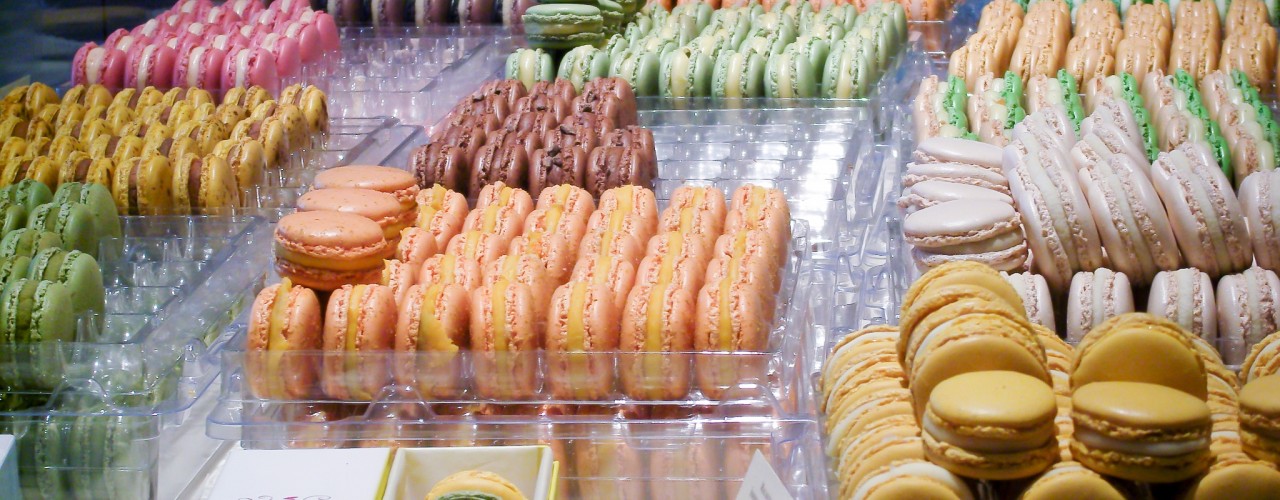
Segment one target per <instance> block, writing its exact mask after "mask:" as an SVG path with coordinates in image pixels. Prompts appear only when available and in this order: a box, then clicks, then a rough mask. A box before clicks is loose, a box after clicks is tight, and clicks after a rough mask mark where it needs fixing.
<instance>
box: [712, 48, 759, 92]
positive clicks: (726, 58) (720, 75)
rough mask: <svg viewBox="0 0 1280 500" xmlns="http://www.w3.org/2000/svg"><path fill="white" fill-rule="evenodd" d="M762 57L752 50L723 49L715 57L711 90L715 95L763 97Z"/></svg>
mask: <svg viewBox="0 0 1280 500" xmlns="http://www.w3.org/2000/svg"><path fill="white" fill-rule="evenodd" d="M764 66H765V62H764V58H763V57H761V56H760V54H758V53H756V52H754V51H745V52H739V51H725V52H721V53H720V57H719V58H717V59H716V69H715V73H714V74H713V75H712V84H711V92H712V94H713V95H715V96H716V97H729V98H739V97H763V96H764Z"/></svg>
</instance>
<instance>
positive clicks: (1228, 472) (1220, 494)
mask: <svg viewBox="0 0 1280 500" xmlns="http://www.w3.org/2000/svg"><path fill="white" fill-rule="evenodd" d="M1277 488H1280V472H1278V471H1276V467H1275V465H1274V464H1272V463H1269V462H1263V461H1256V460H1250V459H1249V458H1248V457H1247V456H1245V455H1243V454H1236V455H1234V456H1232V457H1230V458H1227V459H1224V457H1222V456H1219V457H1218V458H1217V461H1216V462H1215V463H1214V464H1213V466H1212V467H1210V468H1209V472H1208V473H1207V474H1205V475H1204V476H1201V477H1200V478H1198V479H1197V481H1196V482H1195V484H1194V485H1193V486H1191V488H1190V491H1189V492H1188V493H1187V498H1192V499H1196V500H1202V499H1211V498H1241V499H1244V498H1250V499H1252V498H1267V497H1268V496H1270V495H1271V494H1273V493H1274V492H1275V491H1276V490H1277Z"/></svg>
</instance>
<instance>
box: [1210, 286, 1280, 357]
mask: <svg viewBox="0 0 1280 500" xmlns="http://www.w3.org/2000/svg"><path fill="white" fill-rule="evenodd" d="M1216 298H1217V301H1218V352H1221V353H1222V361H1223V362H1225V363H1226V364H1228V365H1238V364H1241V363H1243V362H1244V358H1245V356H1246V355H1248V353H1249V349H1250V348H1252V347H1253V345H1254V344H1256V343H1258V341H1260V340H1262V339H1263V337H1266V336H1267V335H1270V334H1272V333H1275V332H1276V331H1278V330H1280V278H1277V277H1276V273H1273V272H1271V271H1268V270H1266V269H1263V268H1261V267H1251V268H1249V269H1246V270H1245V271H1244V272H1242V273H1240V274H1231V275H1227V276H1223V277H1222V279H1221V280H1218V291H1217V295H1216Z"/></svg>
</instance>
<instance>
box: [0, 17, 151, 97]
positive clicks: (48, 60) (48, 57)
mask: <svg viewBox="0 0 1280 500" xmlns="http://www.w3.org/2000/svg"><path fill="white" fill-rule="evenodd" d="M173 3H174V2H173V1H172V0H170V1H156V0H142V1H123V2H122V1H108V0H96V1H91V0H64V1H50V0H45V1H39V0H0V87H3V86H4V85H6V84H8V83H10V82H13V81H15V80H18V79H21V78H25V77H28V76H30V78H31V79H32V80H34V81H40V82H44V83H47V84H49V85H52V86H54V87H57V86H58V85H61V84H63V83H66V82H67V81H69V80H70V79H71V58H72V57H74V56H75V53H76V49H79V48H80V46H81V45H82V44H84V43H85V42H87V41H97V42H101V41H102V40H105V39H106V37H107V35H108V34H109V33H111V32H112V31H115V30H116V29H117V28H125V29H128V28H132V27H134V26H137V25H138V24H141V23H143V22H145V21H146V20H147V19H150V18H151V17H153V16H154V15H156V14H157V13H159V12H160V11H163V10H164V9H167V8H169V7H170V6H172V5H173Z"/></svg>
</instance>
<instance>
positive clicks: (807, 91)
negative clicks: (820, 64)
mask: <svg viewBox="0 0 1280 500" xmlns="http://www.w3.org/2000/svg"><path fill="white" fill-rule="evenodd" d="M815 75H816V72H815V71H814V70H813V66H812V64H811V63H810V62H809V57H808V56H806V55H805V54H804V53H803V52H802V51H801V50H800V47H796V46H791V47H787V49H786V50H783V51H782V53H781V54H775V55H774V56H773V57H770V58H769V62H768V63H767V64H766V65H765V75H764V86H765V90H766V91H767V92H768V95H769V97H774V98H783V99H790V98H810V97H814V96H816V95H817V80H816V79H815Z"/></svg>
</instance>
